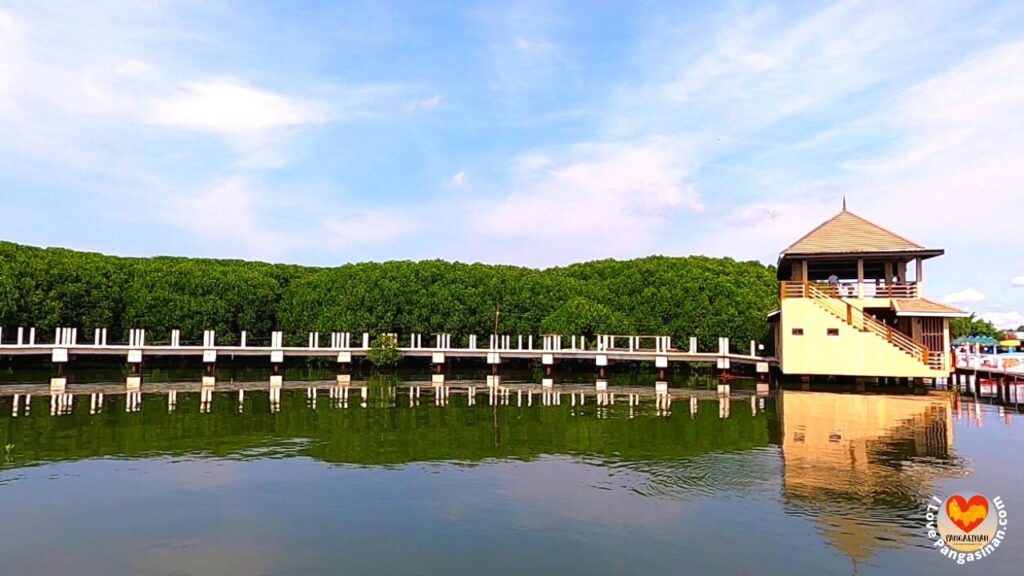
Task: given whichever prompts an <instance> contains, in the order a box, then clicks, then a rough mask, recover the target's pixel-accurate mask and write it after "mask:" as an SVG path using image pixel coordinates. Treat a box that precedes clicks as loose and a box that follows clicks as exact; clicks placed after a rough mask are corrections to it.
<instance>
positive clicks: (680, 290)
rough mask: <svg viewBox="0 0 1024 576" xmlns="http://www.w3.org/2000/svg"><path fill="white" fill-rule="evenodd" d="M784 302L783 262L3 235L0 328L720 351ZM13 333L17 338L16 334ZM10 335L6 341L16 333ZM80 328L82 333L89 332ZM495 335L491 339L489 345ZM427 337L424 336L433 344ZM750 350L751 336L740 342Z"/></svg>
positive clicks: (756, 330)
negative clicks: (667, 343)
mask: <svg viewBox="0 0 1024 576" xmlns="http://www.w3.org/2000/svg"><path fill="white" fill-rule="evenodd" d="M777 305H778V293H777V284H776V278H775V268H774V267H772V266H765V265H763V264H760V263H758V262H738V261H735V260H732V259H730V258H709V257H703V256H690V257H684V258H671V257H664V256H651V257H647V258H638V259H634V260H627V261H617V260H599V261H594V262H586V263H580V264H573V265H570V266H565V267H557V268H548V269H544V270H537V269H532V268H525V267H518V266H506V265H486V264H464V263H459V262H445V261H441V260H427V261H420V262H411V261H391V262H382V263H375V262H366V263H358V264H345V265H342V266H337V267H331V268H318V267H306V266H295V265H286V264H268V263H263V262H251V261H241V260H214V259H199V258H179V257H155V258H124V257H116V256H107V255H102V254H95V253H87V252H77V251H73V250H66V249H60V248H36V247H31V246H23V245H18V244H13V243H9V242H0V326H4V327H7V329H8V330H10V329H11V328H13V327H16V326H25V327H29V326H35V327H36V328H37V329H38V330H40V331H42V333H43V334H46V333H52V330H53V328H55V327H58V326H64V327H77V328H80V329H82V330H84V331H85V333H86V337H87V338H89V337H91V330H92V329H94V328H97V327H105V328H108V334H109V336H108V338H109V341H111V342H113V341H124V340H126V339H127V334H128V331H129V330H131V329H132V328H145V329H146V330H147V340H148V341H151V342H161V341H167V340H169V339H170V331H171V330H172V329H175V328H176V329H180V330H181V331H182V341H183V342H190V341H196V340H200V339H201V336H202V331H203V330H207V329H212V330H216V331H217V341H218V343H224V344H233V343H237V340H238V337H239V333H240V332H241V331H242V330H246V331H247V332H248V341H249V342H251V343H256V342H259V341H260V340H259V339H261V338H262V339H269V334H270V332H271V331H272V330H283V331H284V332H285V334H286V338H288V339H289V341H290V342H291V343H295V344H299V343H305V339H306V333H307V332H312V331H317V332H322V333H325V332H332V331H349V332H353V333H355V334H359V333H362V332H364V331H369V332H372V333H383V332H396V333H398V334H401V335H405V334H409V333H413V332H416V333H422V334H431V333H434V332H448V333H451V334H453V335H455V339H454V341H453V344H457V345H464V344H465V342H464V339H465V338H466V337H467V336H468V335H469V334H478V335H481V336H483V335H487V334H491V333H492V332H494V330H495V326H497V331H498V332H499V333H502V334H524V335H526V334H534V335H539V334H544V333H558V334H565V335H571V334H576V335H583V336H587V337H589V338H591V341H593V340H592V337H593V336H594V335H595V334H600V333H612V334H659V335H660V334H666V335H671V336H672V337H673V339H674V341H675V342H676V343H677V345H685V342H686V340H687V338H688V337H689V336H696V337H697V338H698V340H699V341H700V343H701V345H702V346H714V345H716V344H717V339H718V337H719V336H729V337H730V338H732V339H733V341H734V342H736V343H745V342H749V341H750V340H757V341H759V342H765V341H766V339H767V338H768V336H769V331H768V326H767V325H766V323H765V315H766V314H767V313H768V312H769V311H771V310H772V309H774V308H775V307H776V306H777ZM7 334H9V332H7ZM9 338H10V336H9V335H5V336H4V340H5V341H9ZM81 338H82V337H81V336H80V340H81ZM484 342H486V340H484ZM424 344H427V338H426V337H425V338H424ZM738 347H740V348H741V347H742V344H738Z"/></svg>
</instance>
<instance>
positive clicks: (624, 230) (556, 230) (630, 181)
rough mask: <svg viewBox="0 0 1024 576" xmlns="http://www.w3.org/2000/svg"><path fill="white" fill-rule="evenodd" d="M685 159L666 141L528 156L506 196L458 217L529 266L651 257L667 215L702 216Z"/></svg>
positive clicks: (588, 146)
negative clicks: (465, 218) (469, 221)
mask: <svg viewBox="0 0 1024 576" xmlns="http://www.w3.org/2000/svg"><path fill="white" fill-rule="evenodd" d="M686 159H687V155H686V153H685V149H683V148H682V147H681V146H680V145H679V144H678V143H677V142H675V141H672V140H668V139H654V140H650V141H645V142H637V143H588V144H579V145H576V146H573V147H571V148H570V149H568V150H562V151H559V152H558V153H557V157H556V158H552V157H551V156H543V155H537V154H528V155H526V156H524V157H523V158H522V159H521V161H520V162H518V163H517V165H516V168H515V169H514V177H515V180H514V181H513V182H512V184H511V185H510V186H511V189H510V191H509V192H508V193H506V194H504V195H502V196H499V197H491V198H486V199H482V200H481V199H474V200H473V203H471V204H469V205H467V206H466V208H465V209H466V210H467V211H469V212H470V213H472V214H473V217H472V221H473V222H474V223H475V230H474V233H475V234H480V235H483V236H487V237H491V238H493V239H494V240H495V242H494V243H495V244H499V245H500V244H502V243H503V241H504V240H506V239H509V240H513V241H514V242H513V244H511V245H509V247H512V246H515V247H516V248H517V250H518V251H519V252H520V253H521V254H522V253H526V254H529V255H530V257H531V262H530V263H534V264H536V263H541V264H551V263H564V262H567V261H572V260H577V259H583V258H601V257H607V256H614V255H616V254H618V255H622V254H628V253H632V252H635V251H647V250H656V249H657V247H656V245H655V243H654V242H653V241H654V239H655V238H656V237H657V236H658V233H659V231H661V230H663V229H664V228H665V227H666V226H667V225H668V223H669V221H670V218H671V216H672V215H673V214H677V213H680V212H697V211H700V210H702V209H703V205H702V203H701V199H700V195H699V194H698V192H697V188H696V186H695V185H694V184H693V182H692V181H691V179H690V174H689V167H688V165H687V160H686ZM552 244H557V245H558V246H559V250H558V251H557V252H552V251H551V250H550V246H551V245H552ZM519 259H520V260H522V256H519Z"/></svg>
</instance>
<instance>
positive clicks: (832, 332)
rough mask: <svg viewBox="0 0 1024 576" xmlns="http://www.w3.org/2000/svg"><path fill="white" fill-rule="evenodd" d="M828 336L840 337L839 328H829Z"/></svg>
mask: <svg viewBox="0 0 1024 576" xmlns="http://www.w3.org/2000/svg"><path fill="white" fill-rule="evenodd" d="M828 335H829V336H839V328H829V329H828Z"/></svg>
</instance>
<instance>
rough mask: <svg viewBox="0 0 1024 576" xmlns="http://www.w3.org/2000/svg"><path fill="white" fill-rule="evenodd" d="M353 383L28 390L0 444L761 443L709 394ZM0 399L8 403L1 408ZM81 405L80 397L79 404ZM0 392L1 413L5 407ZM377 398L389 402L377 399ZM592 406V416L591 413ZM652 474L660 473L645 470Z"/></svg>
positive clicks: (227, 453) (319, 454)
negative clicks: (535, 399)
mask: <svg viewBox="0 0 1024 576" xmlns="http://www.w3.org/2000/svg"><path fill="white" fill-rule="evenodd" d="M357 390H358V389H356V388H353V390H352V395H351V396H350V403H349V407H348V408H337V407H334V406H333V405H332V404H331V402H330V401H329V400H328V399H327V398H325V397H324V396H321V397H320V401H319V402H318V405H317V408H316V409H312V408H311V407H310V402H309V399H308V398H307V397H306V391H305V390H301V389H300V390H283V391H282V393H281V408H280V410H279V411H278V412H276V413H272V412H271V411H270V408H269V398H268V395H267V393H266V392H263V391H260V392H250V393H248V394H246V396H245V403H244V405H243V410H242V411H241V412H239V410H238V404H237V396H236V395H235V394H231V393H215V394H214V396H213V404H212V407H211V412H210V413H209V414H200V411H199V395H198V394H195V393H180V394H179V395H178V402H177V406H176V409H175V410H174V411H173V412H168V410H167V400H166V397H164V396H155V395H144V396H143V400H142V409H141V410H140V411H139V412H132V413H126V412H125V411H124V397H123V396H109V397H108V398H107V400H106V405H105V407H104V410H103V412H101V413H99V414H95V415H90V414H89V413H88V411H87V410H82V409H78V408H76V410H75V411H74V412H73V413H72V414H70V415H66V416H59V417H51V416H49V414H48V410H47V409H46V408H45V406H44V403H45V402H46V399H45V398H35V399H34V403H36V404H37V406H36V407H35V408H34V409H33V413H32V416H31V417H28V418H7V417H6V416H0V418H2V419H0V444H5V443H13V444H16V448H15V450H14V452H13V456H12V462H10V463H7V464H0V465H3V466H8V467H10V466H24V465H29V464H33V463H45V462H53V461H62V460H77V459H85V458H93V457H106V456H114V457H149V456H161V455H196V456H214V457H222V458H233V459H245V458H266V457H283V456H291V455H304V456H308V457H312V458H315V459H318V460H322V461H325V462H331V463H339V464H361V465H379V464H403V463H409V462H420V461H460V462H470V463H471V462H479V461H483V460H486V459H492V458H518V459H531V458H536V457H538V456H542V455H548V454H568V455H578V456H582V457H589V456H593V457H596V458H599V459H602V460H604V461H612V462H616V463H622V462H674V461H680V459H684V458H688V457H692V456H695V455H700V454H707V453H709V452H736V451H742V450H749V449H751V448H756V447H765V446H767V445H768V438H769V433H768V424H767V417H766V415H765V414H764V413H760V414H758V415H757V416H753V415H751V413H750V412H749V411H741V410H737V411H735V412H734V413H733V414H732V416H731V417H730V418H727V419H719V418H718V415H717V410H716V409H714V408H713V406H714V405H715V403H714V402H710V403H707V405H704V404H702V406H701V410H700V411H699V413H698V414H697V416H696V417H695V418H691V417H690V415H689V412H688V410H681V411H679V412H677V413H676V414H673V415H672V416H671V417H668V418H664V417H658V416H657V415H656V413H655V410H654V407H653V406H641V407H639V408H638V409H635V410H634V411H633V413H634V415H635V416H636V417H634V418H630V417H629V415H630V409H629V407H628V406H626V405H625V404H620V405H616V406H612V407H600V409H599V408H598V407H597V406H594V405H593V404H590V405H588V406H586V407H584V408H579V407H571V406H566V405H562V406H555V407H540V406H538V405H536V404H535V405H534V406H533V407H532V408H526V407H523V408H518V407H515V406H501V407H500V408H499V409H498V410H497V426H498V427H499V428H500V431H501V433H500V435H497V438H498V441H497V442H496V441H495V438H496V435H495V433H494V430H495V421H494V412H493V411H492V409H491V407H490V406H488V405H486V402H482V403H479V404H478V405H477V406H473V407H469V406H466V405H465V402H466V401H465V399H464V398H458V399H454V400H453V401H452V402H451V404H450V405H448V406H444V407H437V406H433V405H431V403H430V401H429V400H428V399H426V398H424V399H422V403H421V404H420V405H419V406H415V407H407V406H406V403H405V402H404V401H403V400H404V399H400V400H399V401H398V402H397V404H398V406H397V407H394V406H395V397H394V394H395V389H394V387H388V386H385V387H381V388H380V389H379V390H378V389H377V388H376V387H372V388H371V389H370V390H369V395H370V398H369V402H368V405H369V407H368V408H361V407H360V406H359V404H360V401H359V400H357V398H359V396H358V391H357ZM4 401H6V402H7V403H8V404H7V405H6V409H5V407H4ZM79 401H80V400H79ZM9 402H10V399H6V400H0V414H9V413H10V405H9ZM375 406H388V407H377V408H375ZM599 410H600V414H601V417H600V418H599V417H596V416H597V414H598V413H599V412H598V411H599ZM654 472H658V469H655V470H654Z"/></svg>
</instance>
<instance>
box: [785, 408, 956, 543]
mask: <svg viewBox="0 0 1024 576" xmlns="http://www.w3.org/2000/svg"><path fill="white" fill-rule="evenodd" d="M780 402H781V404H782V409H781V412H782V420H783V434H782V444H783V460H784V466H785V471H784V473H783V479H784V481H783V482H784V484H783V486H784V491H783V493H784V502H785V510H786V512H787V513H790V514H795V515H800V516H806V517H809V518H813V519H814V520H815V521H816V522H818V523H819V524H820V525H821V530H822V533H823V535H824V536H825V537H826V539H827V541H828V542H829V543H830V544H832V545H833V546H835V547H836V548H838V549H840V550H842V551H843V552H844V553H846V554H847V555H848V556H849V557H850V558H851V559H852V560H854V561H861V560H864V559H866V558H869V557H871V556H872V555H873V554H874V550H875V549H878V548H897V547H902V546H905V545H906V543H907V542H909V541H910V540H911V539H913V538H914V536H915V535H916V534H918V533H920V531H921V517H922V514H923V512H922V506H923V504H922V502H923V501H925V500H927V498H928V497H930V495H931V492H932V487H933V485H934V482H935V480H936V479H937V478H942V477H949V476H954V475H958V474H959V473H960V470H962V463H961V462H960V461H959V460H958V459H956V458H955V457H953V455H952V449H953V446H952V444H953V429H952V411H951V407H950V406H949V404H948V402H947V401H946V400H944V399H935V398H920V397H886V396H857V395H839V394H813V395H811V394H805V393H793V392H786V393H785V394H783V396H782V398H781V400H780Z"/></svg>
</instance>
